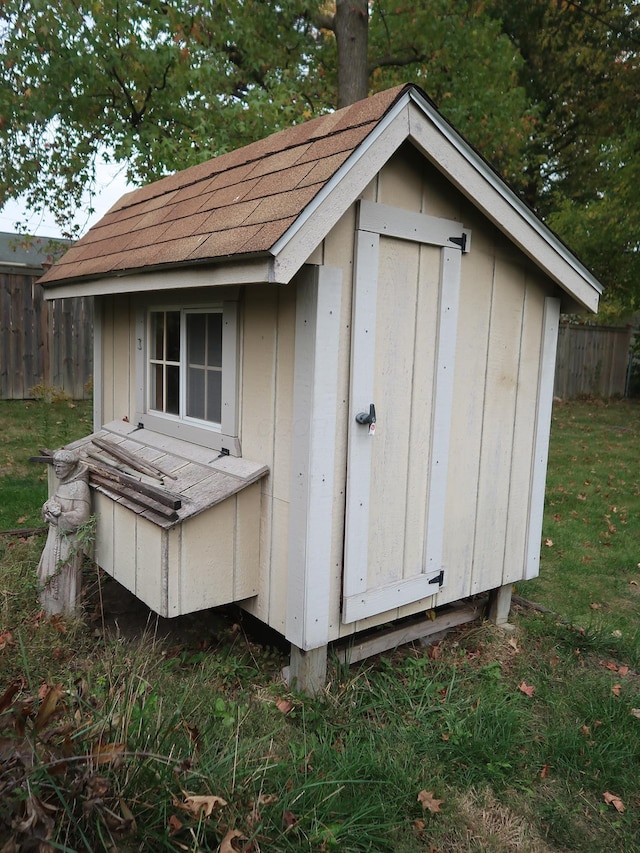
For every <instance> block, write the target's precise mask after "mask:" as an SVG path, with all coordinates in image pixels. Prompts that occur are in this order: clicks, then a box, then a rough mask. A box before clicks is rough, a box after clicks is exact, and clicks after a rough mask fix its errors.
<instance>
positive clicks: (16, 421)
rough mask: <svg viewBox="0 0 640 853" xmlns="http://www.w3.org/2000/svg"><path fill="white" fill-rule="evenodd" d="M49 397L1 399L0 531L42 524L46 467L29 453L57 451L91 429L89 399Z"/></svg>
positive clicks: (45, 489)
mask: <svg viewBox="0 0 640 853" xmlns="http://www.w3.org/2000/svg"><path fill="white" fill-rule="evenodd" d="M43 396H44V395H43ZM48 397H49V399H43V398H41V399H38V400H0V478H2V479H1V483H2V487H1V488H2V500H0V530H8V529H12V528H18V527H25V528H29V527H36V526H38V525H41V524H42V518H41V516H40V508H41V507H42V504H43V503H44V502H45V500H46V497H47V471H46V467H47V466H46V465H41V464H33V463H29V462H28V458H29V456H37V455H38V449H39V448H41V447H46V448H48V449H50V450H54V449H57V448H58V447H61V446H62V445H64V444H66V443H68V442H71V441H73V440H74V439H76V438H81V437H82V436H83V435H87V434H88V433H89V432H91V423H92V414H91V401H90V400H81V401H73V400H69V399H67V398H65V397H64V396H63V395H60V394H58V395H55V394H54V395H53V399H51V395H48Z"/></svg>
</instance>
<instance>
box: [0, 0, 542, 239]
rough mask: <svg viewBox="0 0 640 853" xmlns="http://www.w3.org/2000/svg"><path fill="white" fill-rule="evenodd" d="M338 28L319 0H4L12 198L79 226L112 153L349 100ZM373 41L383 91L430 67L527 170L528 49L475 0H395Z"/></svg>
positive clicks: (184, 156)
mask: <svg viewBox="0 0 640 853" xmlns="http://www.w3.org/2000/svg"><path fill="white" fill-rule="evenodd" d="M332 28H333V29H332ZM334 29H335V23H334V21H333V19H332V17H331V15H328V14H325V6H324V4H321V3H318V2H312V0H287V2H284V3H278V4H269V3H262V2H257V0H250V2H246V0H234V1H233V2H230V3H225V4H220V3H215V4H213V3H212V4H205V5H200V6H196V7H194V6H193V4H191V3H188V2H185V0H179V2H174V3H171V4H159V3H149V2H146V0H127V2H122V0H117V2H116V0H102V2H91V3H78V2H76V0H62V2H60V3H56V4H54V5H52V4H50V3H45V2H43V1H42V0H35V2H31V3H29V4H27V5H25V4H24V3H22V2H21V0H5V2H4V3H3V4H1V5H0V43H1V44H2V45H3V48H4V50H3V52H2V56H1V58H0V79H2V82H3V85H2V87H1V88H0V141H1V142H2V145H1V146H0V175H1V176H2V178H1V179H0V205H1V203H2V202H3V201H4V200H5V199H7V198H17V197H18V196H20V195H21V194H24V197H25V199H26V201H27V202H28V204H29V206H30V207H31V208H32V209H34V210H41V209H43V207H49V208H51V209H52V210H53V211H54V213H55V215H56V218H57V221H58V222H59V223H60V224H61V226H63V227H65V226H66V223H67V222H68V220H69V217H70V215H71V214H72V213H73V211H74V210H75V209H76V208H78V207H79V206H80V205H81V201H82V193H83V191H84V190H85V189H89V190H90V189H91V187H92V185H93V182H94V178H95V164H96V162H97V159H98V158H102V157H104V158H106V159H113V160H114V161H116V162H119V163H122V164H125V165H126V168H127V174H128V177H129V179H130V180H131V181H132V182H134V183H140V182H145V181H149V180H152V179H154V178H157V177H160V176H162V175H164V174H166V173H167V172H172V171H174V170H176V169H181V168H184V167H186V166H189V165H192V164H194V163H198V162H201V161H202V160H205V159H207V158H210V157H212V156H214V155H216V154H219V153H222V152H224V151H227V150H229V149H233V148H236V147H238V146H240V145H243V144H245V143H248V142H251V141H253V140H255V139H258V138H261V137H263V136H265V135H266V134H268V133H270V132H272V131H274V130H278V129H280V128H283V127H287V126H289V125H291V124H292V123H295V122H298V121H301V120H303V119H307V118H310V117H312V116H314V115H319V114H321V113H323V112H326V111H327V110H329V109H332V108H334V107H335V104H336V102H337V90H336V86H337V76H336V37H335V33H334ZM369 44H370V50H369V66H370V71H371V72H373V74H372V76H371V86H372V90H373V91H377V90H379V89H382V88H386V87H387V86H389V85H392V84H393V83H395V82H396V81H398V80H402V81H406V80H407V79H414V80H416V81H417V82H421V83H423V84H424V85H426V88H427V91H429V92H430V93H431V94H432V95H433V96H434V97H436V99H437V100H438V101H439V102H440V104H441V106H442V108H443V110H444V111H445V114H447V115H448V116H450V117H451V118H452V119H453V120H454V121H455V122H456V123H457V124H458V125H459V126H460V128H461V129H462V130H463V131H464V132H467V133H468V134H469V136H470V138H471V139H472V141H474V142H475V143H476V144H477V145H478V146H479V147H481V148H482V150H483V151H484V152H485V154H486V155H487V156H488V157H489V158H490V159H491V160H492V161H493V162H494V163H495V164H496V165H497V166H499V167H501V168H504V169H505V170H506V171H507V173H508V174H509V175H510V176H511V177H513V178H515V177H517V175H518V173H519V171H520V164H521V157H522V150H523V145H524V142H525V141H526V136H527V127H528V124H527V119H526V114H527V111H526V104H525V99H524V90H522V89H521V88H519V87H518V83H517V79H516V72H517V69H518V65H519V60H518V56H517V51H516V50H515V49H514V48H513V46H512V45H511V44H510V42H509V40H508V39H507V38H506V37H504V36H501V35H500V33H499V28H498V25H497V24H496V23H495V22H493V21H491V20H490V19H489V18H488V17H487V16H483V15H481V14H479V13H478V12H477V11H476V10H475V4H474V3H473V2H472V0H456V2H454V3H450V2H445V0H438V2H434V3H430V4H429V6H428V7H425V9H424V10H423V9H422V8H421V7H420V8H419V9H416V8H412V7H402V6H401V7H398V6H397V4H392V3H390V2H388V0H380V2H378V3H375V4H372V14H371V20H370V37H369ZM523 116H524V118H523Z"/></svg>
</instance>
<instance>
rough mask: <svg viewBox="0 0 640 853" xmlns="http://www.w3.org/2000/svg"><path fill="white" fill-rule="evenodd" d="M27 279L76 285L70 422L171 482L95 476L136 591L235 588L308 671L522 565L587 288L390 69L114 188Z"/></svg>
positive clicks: (533, 533) (521, 571) (588, 279)
mask: <svg viewBox="0 0 640 853" xmlns="http://www.w3.org/2000/svg"><path fill="white" fill-rule="evenodd" d="M42 283H43V284H44V286H45V288H46V296H47V298H58V297H67V296H77V295H92V296H94V297H95V309H96V310H95V316H96V323H95V329H96V331H95V431H96V432H95V433H94V435H96V436H101V437H102V438H107V439H109V440H111V441H113V442H115V443H118V444H120V445H121V446H122V447H123V448H124V449H127V450H128V451H129V452H131V453H134V454H136V455H137V456H139V457H140V458H141V459H145V460H147V461H151V462H153V463H154V464H155V465H157V467H158V470H160V471H165V472H168V474H169V475H171V476H170V477H167V478H165V479H164V481H163V483H164V485H163V486H162V487H163V488H166V489H167V490H168V491H170V492H171V493H173V494H176V495H179V496H180V498H181V505H180V507H179V508H178V509H177V510H176V513H175V515H174V516H173V517H171V518H167V517H166V516H165V517H164V518H160V517H159V516H157V515H154V513H153V511H151V510H149V509H148V508H140V507H136V505H135V502H133V503H132V502H127V500H124V499H123V498H122V497H121V496H118V495H115V494H113V493H110V492H109V489H108V487H105V486H100V485H97V486H96V493H95V505H96V510H97V513H98V528H97V543H96V559H97V562H98V563H99V565H101V566H102V567H103V568H104V569H105V570H106V571H107V572H108V573H110V574H112V575H113V576H114V577H115V578H116V579H117V580H118V581H120V582H121V583H122V584H124V586H126V587H127V588H128V589H130V590H132V591H133V592H134V593H135V594H136V595H137V596H138V597H139V598H141V599H142V600H143V601H145V602H146V603H147V604H148V605H149V606H150V607H151V608H153V609H154V610H155V611H156V612H158V613H160V614H162V615H164V616H176V615H178V614H182V613H188V612H192V611H194V610H198V609H201V608H208V607H212V606H216V605H220V604H224V603H227V602H239V603H240V604H241V606H242V607H244V608H246V610H248V611H250V612H251V613H252V614H254V615H255V616H256V617H258V618H259V619H260V620H262V621H263V622H265V623H266V624H268V625H270V626H271V627H272V628H274V629H276V630H277V631H279V632H281V633H282V634H283V635H284V636H285V637H286V638H287V639H288V640H289V641H290V642H291V644H292V667H293V671H294V673H295V674H297V676H298V678H299V681H300V684H301V686H313V684H312V682H314V680H316V681H317V680H320V681H321V680H322V673H323V667H324V661H325V656H326V648H327V645H328V644H330V643H332V642H334V641H339V640H345V639H346V638H354V642H355V644H356V645H357V644H358V642H359V638H361V637H362V636H363V632H365V631H368V630H369V629H373V628H377V627H378V626H382V625H387V624H389V623H393V624H396V625H400V626H402V625H406V624H407V620H406V619H405V617H411V616H417V615H419V614H424V613H425V612H427V611H429V612H433V611H435V612H436V613H443V612H446V607H445V606H446V605H452V604H453V603H455V602H461V601H467V600H469V599H470V598H472V597H473V596H477V595H478V594H480V593H484V592H489V591H493V602H494V615H496V614H497V616H498V618H499V619H500V618H502V619H504V618H505V610H507V609H508V591H509V590H510V588H511V584H512V583H513V582H514V581H518V580H521V579H523V578H530V577H533V576H534V575H536V574H537V573H538V567H539V555H540V544H541V543H540V536H541V526H542V512H543V499H544V486H545V475H546V461H547V448H548V439H549V427H550V420H551V405H552V394H553V378H554V363H555V352H556V341H557V333H558V318H559V314H560V311H561V310H565V311H574V310H578V309H580V310H584V309H588V310H591V311H594V312H595V311H596V310H597V305H598V298H599V294H600V292H601V287H600V285H599V283H598V282H597V281H596V280H595V279H594V277H593V276H592V275H591V273H590V272H589V271H588V270H587V269H585V267H584V266H583V265H582V264H581V263H580V261H579V260H578V259H577V258H576V257H575V256H574V255H573V254H572V253H571V252H570V251H569V249H568V248H567V247H566V246H565V245H564V244H563V243H562V242H561V241H560V240H559V239H558V238H557V237H556V236H555V235H554V234H553V233H552V232H551V231H550V230H549V229H548V228H546V227H545V225H544V224H543V223H542V222H541V221H540V220H539V219H537V218H536V216H535V215H534V214H533V213H532V212H531V210H530V209H529V208H528V207H527V206H526V205H525V204H523V202H522V201H520V200H519V198H518V197H517V196H516V195H515V194H514V193H513V192H512V191H511V190H510V189H509V188H508V186H507V185H506V184H505V183H504V182H503V181H502V180H501V179H500V177H499V176H498V175H497V174H496V173H495V172H494V171H493V169H492V168H491V167H490V166H489V165H488V164H487V162H486V161H485V160H483V158H482V157H481V156H480V155H479V154H478V153H477V152H476V151H475V150H474V149H473V148H472V147H471V146H470V145H469V144H468V143H466V142H465V141H464V140H463V139H462V137H461V136H460V135H459V134H458V133H457V132H456V131H455V130H454V128H453V127H452V126H451V125H450V124H449V123H448V122H447V121H446V120H445V119H444V118H443V117H442V116H441V115H440V114H439V112H438V111H437V109H436V108H435V107H434V105H433V104H432V103H431V102H430V101H429V99H428V98H427V97H426V95H425V94H424V93H423V92H422V91H421V90H420V89H418V88H416V87H415V86H411V85H409V86H401V87H398V88H395V89H392V90H389V91H386V92H382V93H380V94H378V95H375V96H373V97H371V98H369V99H367V100H366V101H361V102H359V103H356V104H354V105H352V106H350V107H347V108H345V109H343V110H339V111H338V112H335V113H331V114H330V115H326V116H324V117H322V118H319V119H315V120H313V121H310V122H308V123H305V124H303V125H299V126H295V127H291V128H290V129H288V130H285V131H282V132H280V133H277V134H275V135H273V136H270V137H268V138H266V139H264V140H262V141H260V142H256V143H254V144H252V145H249V146H247V147H245V148H242V149H239V150H237V151H234V152H231V153H229V154H225V155H222V156H220V157H217V158H215V159H213V160H210V161H208V162H206V163H202V164H201V165H198V166H195V167H193V168H190V169H187V170H185V171H182V172H179V173H177V174H175V175H172V176H171V177H167V178H164V179H162V180H160V181H157V182H155V183H153V184H150V185H148V186H145V187H143V188H141V189H139V190H136V191H134V192H131V193H129V194H127V195H125V196H124V197H123V198H122V199H121V200H120V202H119V203H118V204H116V205H115V206H114V207H113V208H112V209H111V210H110V211H109V212H108V213H107V214H106V216H105V217H104V218H103V219H102V220H101V221H100V222H99V223H98V224H97V225H95V226H94V227H93V228H91V229H90V230H89V231H88V233H87V234H86V235H85V236H84V237H83V238H82V239H81V240H80V241H78V243H76V244H75V245H74V246H73V247H72V248H71V249H69V250H68V252H67V253H66V254H65V255H64V256H63V258H62V259H61V260H60V261H59V262H58V263H57V264H56V265H54V267H52V269H51V270H50V271H49V272H48V273H47V274H46V275H45V276H44V278H43V279H42ZM90 440H91V436H89V437H87V439H85V440H83V442H80V443H79V447H80V448H83V447H84V448H85V450H86V449H87V447H89V445H90ZM496 591H498V592H497V594H496ZM496 602H497V605H496ZM443 608H444V610H443ZM399 620H400V621H399ZM396 639H397V638H396ZM376 648H379V646H378V647H376Z"/></svg>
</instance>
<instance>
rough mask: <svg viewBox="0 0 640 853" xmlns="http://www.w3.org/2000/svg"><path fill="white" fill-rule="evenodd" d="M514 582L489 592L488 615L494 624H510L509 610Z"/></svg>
mask: <svg viewBox="0 0 640 853" xmlns="http://www.w3.org/2000/svg"><path fill="white" fill-rule="evenodd" d="M511 588H512V584H510V583H507V584H505V585H504V586H499V587H497V588H496V589H492V590H491V591H490V592H489V607H488V611H487V616H488V618H489V621H490V622H493V624H494V625H499V626H501V627H502V626H505V625H508V624H509V610H510V609H511Z"/></svg>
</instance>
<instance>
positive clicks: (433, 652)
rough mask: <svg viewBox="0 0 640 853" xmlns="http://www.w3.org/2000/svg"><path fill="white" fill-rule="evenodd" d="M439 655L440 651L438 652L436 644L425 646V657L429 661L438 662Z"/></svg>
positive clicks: (438, 647) (438, 648)
mask: <svg viewBox="0 0 640 853" xmlns="http://www.w3.org/2000/svg"><path fill="white" fill-rule="evenodd" d="M441 655H442V651H441V650H440V646H439V644H438V643H433V644H432V645H429V646H427V656H428V657H429V658H430V659H431V660H439V659H440V656H441Z"/></svg>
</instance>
